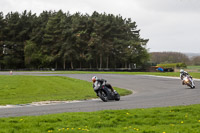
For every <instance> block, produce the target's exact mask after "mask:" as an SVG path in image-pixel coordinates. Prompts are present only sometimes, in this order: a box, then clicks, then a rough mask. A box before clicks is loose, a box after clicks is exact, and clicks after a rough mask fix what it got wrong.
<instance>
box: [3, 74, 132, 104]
mask: <svg viewBox="0 0 200 133" xmlns="http://www.w3.org/2000/svg"><path fill="white" fill-rule="evenodd" d="M0 81H1V83H0V105H5V104H25V103H32V102H38V101H49V100H50V101H54V100H58V101H66V100H84V99H91V98H96V94H95V93H94V91H93V88H92V83H90V82H87V81H83V80H78V79H73V78H68V77H61V76H19V75H12V76H10V75H8V76H6V75H0ZM114 88H115V89H116V90H117V91H118V92H119V93H120V94H121V95H126V94H130V93H131V91H128V90H125V89H120V88H117V87H114Z"/></svg>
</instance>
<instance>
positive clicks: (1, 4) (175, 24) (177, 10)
mask: <svg viewBox="0 0 200 133" xmlns="http://www.w3.org/2000/svg"><path fill="white" fill-rule="evenodd" d="M60 9H62V11H64V12H67V11H69V12H70V13H71V14H73V13H75V12H81V13H83V14H85V13H88V14H92V13H93V12H94V11H97V12H99V13H104V12H105V13H107V14H109V13H112V14H115V15H118V14H120V15H121V16H122V17H123V18H131V19H132V21H135V22H136V23H137V25H138V29H140V30H141V32H140V35H141V37H142V38H145V39H149V42H148V44H147V48H149V51H150V52H154V51H176V52H193V53H200V1H199V0H0V11H2V12H3V13H4V15H6V14H7V13H8V12H11V11H12V12H15V11H18V12H20V13H21V12H22V11H24V10H28V11H29V10H31V11H32V13H37V14H40V13H41V12H42V11H43V10H55V11H58V10H60Z"/></svg>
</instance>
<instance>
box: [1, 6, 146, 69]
mask: <svg viewBox="0 0 200 133" xmlns="http://www.w3.org/2000/svg"><path fill="white" fill-rule="evenodd" d="M147 42H148V39H143V38H141V37H140V30H138V29H137V25H136V22H133V21H132V20H131V19H130V18H128V19H127V18H123V17H122V16H120V15H113V14H106V13H98V12H96V11H95V12H93V13H92V14H91V15H88V14H81V13H79V12H77V13H74V14H70V13H69V12H67V13H64V12H63V11H62V10H59V11H43V12H42V13H40V14H39V15H38V16H37V15H36V14H33V13H32V12H31V11H29V12H28V11H26V10H25V11H23V12H22V13H18V12H10V13H8V14H6V15H5V16H4V15H3V13H2V12H0V69H19V68H33V69H40V68H55V69H74V68H128V67H131V66H132V65H133V64H137V66H144V65H145V63H146V62H147V61H148V59H149V54H148V51H147V49H146V47H145V46H146V44H147Z"/></svg>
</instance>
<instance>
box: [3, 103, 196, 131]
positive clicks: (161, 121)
mask: <svg viewBox="0 0 200 133" xmlns="http://www.w3.org/2000/svg"><path fill="white" fill-rule="evenodd" d="M0 132H1V133H11V132H13V133H36V132H40V133H48V132H53V133H60V132H61V133H65V132H69V133H84V132H91V133H102V132H103V133H111V132H117V133H122V132H123V133H124V132H125V133H199V132H200V105H190V106H177V107H164V108H149V109H131V110H109V111H108V110H107V111H98V112H79V113H62V114H51V115H43V116H25V117H11V118H0Z"/></svg>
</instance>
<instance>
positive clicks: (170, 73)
mask: <svg viewBox="0 0 200 133" xmlns="http://www.w3.org/2000/svg"><path fill="white" fill-rule="evenodd" d="M52 74H128V75H155V76H171V77H179V76H180V73H179V72H97V71H60V72H55V73H52ZM190 75H191V76H192V77H193V78H198V79H200V73H195V72H191V73H190Z"/></svg>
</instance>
